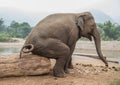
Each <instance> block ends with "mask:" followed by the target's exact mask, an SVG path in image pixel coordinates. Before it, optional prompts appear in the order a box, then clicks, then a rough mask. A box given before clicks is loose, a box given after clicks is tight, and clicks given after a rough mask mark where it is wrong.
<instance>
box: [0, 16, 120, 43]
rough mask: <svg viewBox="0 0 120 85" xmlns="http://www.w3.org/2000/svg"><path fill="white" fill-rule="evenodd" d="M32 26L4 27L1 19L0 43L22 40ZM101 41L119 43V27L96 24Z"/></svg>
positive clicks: (13, 23)
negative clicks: (14, 39) (15, 39)
mask: <svg viewBox="0 0 120 85" xmlns="http://www.w3.org/2000/svg"><path fill="white" fill-rule="evenodd" d="M32 28H33V27H32V26H30V24H29V23H28V22H22V23H20V22H17V21H14V20H13V21H12V22H11V23H10V25H6V24H5V21H4V19H3V18H1V19H0V42H13V40H12V38H23V39H25V38H26V37H27V35H28V34H29V33H30V31H31V30H32ZM97 28H98V30H99V32H100V35H101V39H102V40H104V41H112V40H116V41H120V25H119V24H117V23H112V22H110V21H106V22H105V23H97Z"/></svg>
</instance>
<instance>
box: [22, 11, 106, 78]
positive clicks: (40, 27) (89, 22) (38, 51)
mask: <svg viewBox="0 0 120 85" xmlns="http://www.w3.org/2000/svg"><path fill="white" fill-rule="evenodd" d="M81 37H86V38H88V39H89V40H90V41H92V37H93V39H94V42H95V46H96V51H97V53H98V55H99V57H100V59H101V60H102V61H103V62H104V63H105V65H106V66H108V63H107V61H106V59H105V58H104V57H103V54H102V52H101V40H100V33H99V32H98V30H97V26H96V24H95V20H94V17H93V15H92V14H91V13H90V12H82V13H56V14H51V15H48V16H47V17H45V18H44V19H43V20H41V21H40V22H39V23H38V24H37V25H36V26H35V27H34V28H33V29H32V31H31V32H30V33H29V35H28V37H27V39H26V41H25V43H24V45H23V47H22V49H21V52H20V58H21V55H22V53H29V52H31V53H33V54H35V55H40V56H44V57H46V58H50V59H56V63H55V66H54V68H53V75H54V76H56V77H65V74H66V73H68V68H72V67H73V66H72V63H71V61H72V58H71V56H72V54H73V51H74V49H75V45H76V42H77V41H78V40H79V39H80V38H81Z"/></svg>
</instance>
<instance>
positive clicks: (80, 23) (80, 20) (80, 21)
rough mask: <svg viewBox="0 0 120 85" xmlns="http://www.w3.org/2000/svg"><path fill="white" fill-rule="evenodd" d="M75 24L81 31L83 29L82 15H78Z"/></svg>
mask: <svg viewBox="0 0 120 85" xmlns="http://www.w3.org/2000/svg"><path fill="white" fill-rule="evenodd" d="M77 26H78V27H79V28H80V29H81V31H83V28H84V20H83V17H79V18H78V19H77Z"/></svg>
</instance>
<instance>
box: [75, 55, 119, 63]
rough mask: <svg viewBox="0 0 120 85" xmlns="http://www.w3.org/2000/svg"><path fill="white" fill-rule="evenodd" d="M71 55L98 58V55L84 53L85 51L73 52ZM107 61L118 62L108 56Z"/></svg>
mask: <svg viewBox="0 0 120 85" xmlns="http://www.w3.org/2000/svg"><path fill="white" fill-rule="evenodd" d="M73 55H78V56H85V57H89V58H94V59H100V58H99V56H97V55H95V54H85V53H74V54H73ZM105 58H106V59H107V62H112V63H119V62H118V61H117V60H113V59H110V58H107V57H105Z"/></svg>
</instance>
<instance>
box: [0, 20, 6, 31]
mask: <svg viewBox="0 0 120 85" xmlns="http://www.w3.org/2000/svg"><path fill="white" fill-rule="evenodd" d="M4 30H6V29H5V25H4V21H3V19H2V18H1V19H0V33H3V32H4Z"/></svg>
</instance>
